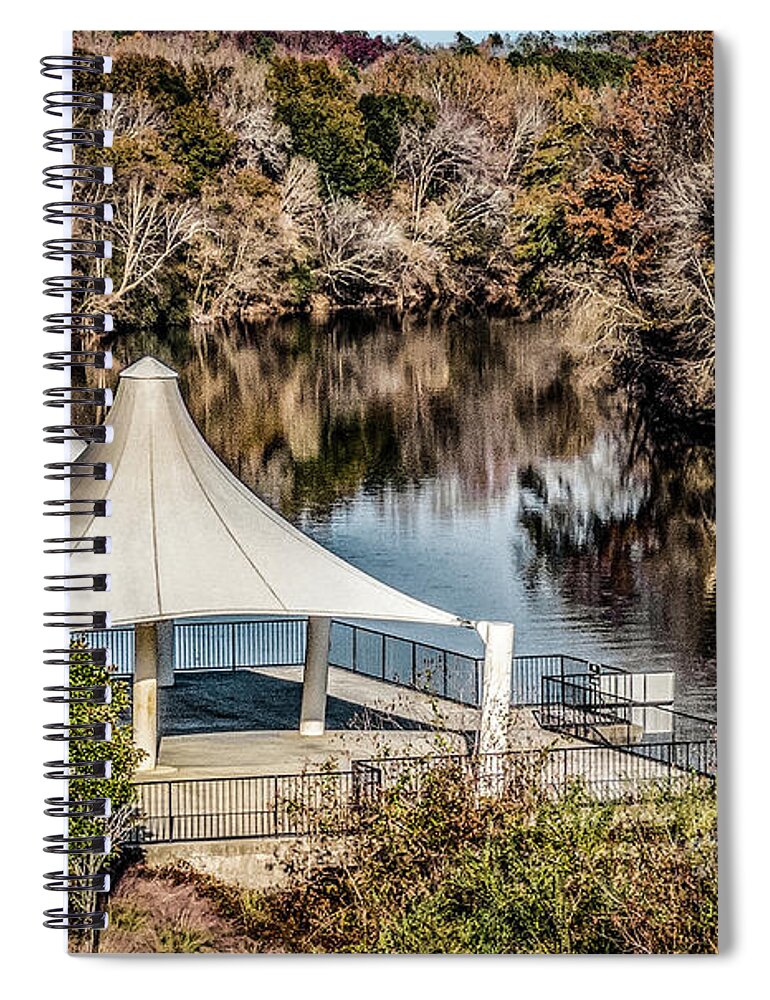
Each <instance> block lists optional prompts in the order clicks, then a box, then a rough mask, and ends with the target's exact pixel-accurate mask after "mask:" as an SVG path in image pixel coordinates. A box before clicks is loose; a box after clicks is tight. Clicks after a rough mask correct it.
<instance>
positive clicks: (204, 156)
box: [165, 104, 236, 194]
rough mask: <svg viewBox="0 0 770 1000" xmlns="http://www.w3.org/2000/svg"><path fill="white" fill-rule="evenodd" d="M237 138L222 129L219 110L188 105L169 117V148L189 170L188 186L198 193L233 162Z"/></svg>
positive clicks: (183, 166)
mask: <svg viewBox="0 0 770 1000" xmlns="http://www.w3.org/2000/svg"><path fill="white" fill-rule="evenodd" d="M235 144H236V137H235V136H234V135H233V134H232V133H231V132H228V130H227V129H225V128H223V127H222V124H221V122H220V121H219V116H218V115H217V113H216V111H213V110H212V109H211V108H208V107H206V106H205V105H203V104H187V105H184V106H182V107H179V108H176V110H175V111H173V112H172V114H171V115H169V120H168V128H167V131H166V141H165V145H166V148H167V149H168V151H169V153H170V154H171V155H172V157H173V158H174V160H175V162H176V163H177V164H179V165H180V166H181V167H182V168H183V169H184V171H185V187H186V188H187V191H188V193H189V194H197V193H198V192H199V191H200V189H201V187H202V186H203V184H204V183H205V182H206V181H207V180H208V179H209V178H210V177H212V176H213V175H214V174H216V173H217V171H218V170H220V169H221V168H222V167H223V166H224V165H225V164H226V163H227V161H228V160H229V159H230V156H231V155H232V152H233V150H234V149H235Z"/></svg>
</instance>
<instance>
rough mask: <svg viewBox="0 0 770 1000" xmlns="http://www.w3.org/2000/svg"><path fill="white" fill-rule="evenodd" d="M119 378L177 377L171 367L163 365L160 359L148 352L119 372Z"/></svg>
mask: <svg viewBox="0 0 770 1000" xmlns="http://www.w3.org/2000/svg"><path fill="white" fill-rule="evenodd" d="M120 377H121V378H150V379H152V378H156V379H157V378H179V376H178V375H177V373H176V372H175V371H174V369H173V368H169V367H168V365H164V364H163V362H162V361H158V359H157V358H153V357H152V356H151V355H150V354H147V355H145V357H143V358H140V359H139V360H138V361H135V362H134V363H133V364H132V365H129V366H128V368H124V369H123V371H122V372H121V373H120Z"/></svg>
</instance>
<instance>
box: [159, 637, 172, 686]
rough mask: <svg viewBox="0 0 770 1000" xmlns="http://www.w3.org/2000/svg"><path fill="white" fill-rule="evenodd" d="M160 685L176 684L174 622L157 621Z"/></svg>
mask: <svg viewBox="0 0 770 1000" xmlns="http://www.w3.org/2000/svg"><path fill="white" fill-rule="evenodd" d="M155 628H156V636H157V638H156V649H157V655H158V687H162V688H166V687H173V686H174V623H173V622H172V621H171V622H156V624H155Z"/></svg>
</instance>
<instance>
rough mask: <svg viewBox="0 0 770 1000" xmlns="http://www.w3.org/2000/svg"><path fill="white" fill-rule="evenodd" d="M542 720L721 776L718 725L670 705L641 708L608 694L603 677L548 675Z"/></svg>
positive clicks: (598, 740) (568, 731)
mask: <svg viewBox="0 0 770 1000" xmlns="http://www.w3.org/2000/svg"><path fill="white" fill-rule="evenodd" d="M535 714H536V716H537V719H538V721H539V723H540V725H541V726H543V728H544V729H548V730H551V731H553V732H556V733H559V734H561V735H566V736H572V737H575V738H577V739H581V740H587V741H590V742H594V743H599V744H602V743H606V744H609V745H611V746H614V747H617V748H618V749H622V750H624V751H625V752H627V753H630V754H633V755H634V756H637V757H646V758H648V759H650V760H655V761H659V762H661V763H665V764H668V765H671V766H674V767H684V768H687V769H689V770H694V771H697V772H698V773H699V774H708V775H714V774H716V739H717V728H716V722H715V721H714V720H712V719H706V718H704V717H702V716H698V715H692V714H691V713H689V712H682V711H679V710H678V709H674V708H672V707H671V706H669V705H647V704H640V703H639V702H636V701H633V700H631V699H629V698H621V697H620V696H619V695H616V694H613V693H612V692H611V691H607V690H606V689H605V688H604V687H603V685H602V678H601V677H600V676H597V675H594V674H583V675H580V674H575V675H573V676H572V677H571V678H570V679H569V680H565V679H564V678H563V677H559V676H554V677H549V676H545V677H543V679H542V694H541V703H540V705H539V707H538V708H537V710H536V713H535Z"/></svg>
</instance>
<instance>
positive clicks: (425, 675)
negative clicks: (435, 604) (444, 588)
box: [78, 618, 483, 706]
mask: <svg viewBox="0 0 770 1000" xmlns="http://www.w3.org/2000/svg"><path fill="white" fill-rule="evenodd" d="M306 636H307V622H306V620H305V619H302V618H276V619H265V618H260V619H250V620H246V621H227V622H176V623H175V624H174V670H175V671H180V672H183V673H184V672H190V671H203V670H239V669H245V668H250V667H272V666H296V665H299V664H302V663H304V662H305V642H306ZM78 637H79V638H82V639H83V640H84V641H86V642H87V643H88V644H89V645H90V646H108V647H109V649H110V653H111V664H112V666H113V669H114V671H115V673H116V674H117V675H119V676H128V675H130V674H132V673H133V670H134V656H135V640H134V629H133V628H132V627H130V626H129V627H119V628H112V629H107V630H103V631H93V632H88V633H82V635H80V636H78ZM329 663H330V664H331V666H334V667H340V668H342V669H344V670H352V671H355V672H356V673H360V674H362V675H364V676H366V677H374V678H377V679H378V680H382V681H386V682H387V683H390V684H398V685H400V686H401V687H408V688H414V689H416V690H420V691H426V692H429V693H432V694H436V695H438V696H440V697H442V698H447V699H449V700H451V701H455V702H460V703H461V704H465V705H472V706H473V705H479V704H480V703H481V686H482V671H483V660H481V659H479V658H476V657H473V656H470V655H468V654H466V653H460V652H455V651H453V650H448V649H442V648H440V647H438V646H434V645H431V644H430V643H426V642H419V641H417V640H414V639H409V638H406V637H404V636H398V635H393V634H390V633H387V632H380V631H377V630H375V629H372V628H368V627H366V626H363V625H353V624H350V623H349V622H342V621H337V620H335V621H333V622H332V628H331V640H330V645H329Z"/></svg>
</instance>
